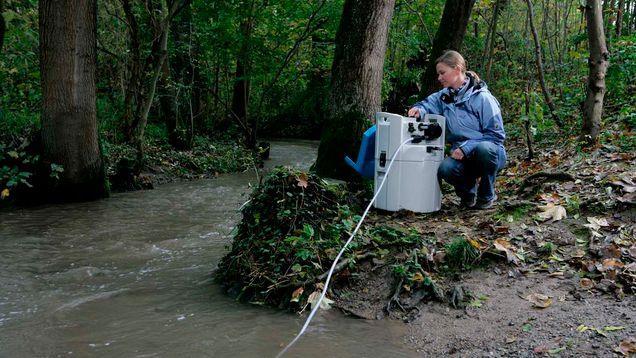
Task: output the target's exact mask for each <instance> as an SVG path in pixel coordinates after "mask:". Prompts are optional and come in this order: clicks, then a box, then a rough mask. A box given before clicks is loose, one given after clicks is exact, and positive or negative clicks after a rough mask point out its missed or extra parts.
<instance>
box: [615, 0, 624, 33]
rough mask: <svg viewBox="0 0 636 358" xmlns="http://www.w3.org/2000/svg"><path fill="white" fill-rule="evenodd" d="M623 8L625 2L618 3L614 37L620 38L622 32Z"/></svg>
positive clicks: (621, 0)
mask: <svg viewBox="0 0 636 358" xmlns="http://www.w3.org/2000/svg"><path fill="white" fill-rule="evenodd" d="M624 7H625V1H623V0H619V1H618V9H617V10H616V11H617V12H616V37H621V32H622V30H623V8H624Z"/></svg>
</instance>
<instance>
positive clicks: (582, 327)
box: [576, 324, 590, 333]
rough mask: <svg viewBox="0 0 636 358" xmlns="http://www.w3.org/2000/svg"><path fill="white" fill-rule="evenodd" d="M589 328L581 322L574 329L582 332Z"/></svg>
mask: <svg viewBox="0 0 636 358" xmlns="http://www.w3.org/2000/svg"><path fill="white" fill-rule="evenodd" d="M589 328H590V327H588V326H586V325H584V324H581V325H579V326H578V327H576V331H577V332H580V333H583V332H585V331H587V330H588V329H589Z"/></svg>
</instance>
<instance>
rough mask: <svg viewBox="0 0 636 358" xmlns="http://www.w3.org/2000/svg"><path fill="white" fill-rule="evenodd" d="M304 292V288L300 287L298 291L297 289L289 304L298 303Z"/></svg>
mask: <svg viewBox="0 0 636 358" xmlns="http://www.w3.org/2000/svg"><path fill="white" fill-rule="evenodd" d="M304 291H305V289H304V288H302V287H298V288H297V289H295V290H294V292H292V298H291V300H289V302H298V301H299V300H300V296H301V295H302V294H303V292H304Z"/></svg>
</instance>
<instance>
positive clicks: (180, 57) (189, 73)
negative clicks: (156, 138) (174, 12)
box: [161, 6, 194, 150]
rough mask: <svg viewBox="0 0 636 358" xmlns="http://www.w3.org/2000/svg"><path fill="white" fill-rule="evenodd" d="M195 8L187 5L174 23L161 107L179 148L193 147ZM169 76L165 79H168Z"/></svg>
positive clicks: (164, 69)
mask: <svg viewBox="0 0 636 358" xmlns="http://www.w3.org/2000/svg"><path fill="white" fill-rule="evenodd" d="M191 27H192V11H191V9H190V7H189V6H187V7H185V8H184V9H183V11H181V12H180V14H179V15H178V16H176V17H175V19H174V20H173V21H172V22H171V24H170V36H171V37H172V39H173V41H172V51H171V52H172V54H173V56H171V58H167V59H166V61H165V62H164V65H163V69H162V72H163V75H162V84H164V85H168V87H164V89H163V94H162V96H161V108H162V115H163V116H164V121H165V123H166V129H167V130H168V141H169V143H170V145H172V146H173V147H174V148H176V149H181V150H184V149H190V148H191V147H192V138H193V123H192V117H193V116H192V111H191V103H192V93H193V88H192V87H193V82H194V81H193V70H194V68H193V65H192V58H191V55H192V43H191V41H190V38H191V36H190V35H191ZM164 78H165V82H163V81H164Z"/></svg>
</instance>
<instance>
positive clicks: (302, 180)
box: [296, 173, 309, 189]
mask: <svg viewBox="0 0 636 358" xmlns="http://www.w3.org/2000/svg"><path fill="white" fill-rule="evenodd" d="M308 179H309V178H308V177H307V173H300V175H299V176H298V177H297V178H296V180H298V186H299V187H302V188H304V189H306V188H307V185H308V183H307V180H308Z"/></svg>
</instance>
